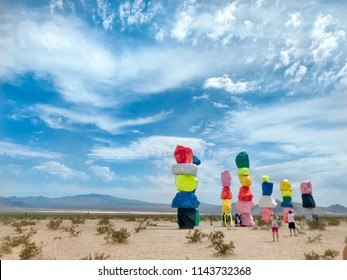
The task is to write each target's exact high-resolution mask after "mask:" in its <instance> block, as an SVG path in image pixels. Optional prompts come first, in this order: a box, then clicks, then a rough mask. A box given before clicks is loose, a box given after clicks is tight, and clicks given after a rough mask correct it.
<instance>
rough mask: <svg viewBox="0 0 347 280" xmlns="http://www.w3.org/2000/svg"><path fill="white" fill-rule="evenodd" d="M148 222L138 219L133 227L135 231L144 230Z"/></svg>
mask: <svg viewBox="0 0 347 280" xmlns="http://www.w3.org/2000/svg"><path fill="white" fill-rule="evenodd" d="M148 224H149V222H147V223H145V222H144V221H140V222H139V223H138V224H137V225H136V227H135V232H139V231H141V230H145V229H146V228H147V225H148Z"/></svg>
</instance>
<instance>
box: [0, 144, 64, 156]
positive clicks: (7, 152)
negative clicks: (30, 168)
mask: <svg viewBox="0 0 347 280" xmlns="http://www.w3.org/2000/svg"><path fill="white" fill-rule="evenodd" d="M0 155H4V156H10V157H14V158H47V159H56V158H60V157H62V155H61V154H59V153H54V152H50V151H46V150H42V149H38V148H33V147H30V146H25V145H21V144H16V143H13V142H8V141H0Z"/></svg>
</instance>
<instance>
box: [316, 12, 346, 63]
mask: <svg viewBox="0 0 347 280" xmlns="http://www.w3.org/2000/svg"><path fill="white" fill-rule="evenodd" d="M345 36H346V32H345V31H344V30H342V29H337V27H336V26H334V23H333V17H332V16H331V15H326V16H322V15H320V16H318V17H317V19H316V20H315V22H314V24H313V30H312V34H311V38H312V44H311V48H310V49H311V55H312V59H313V61H314V62H315V63H318V64H319V63H324V62H325V61H326V60H327V59H328V58H329V57H331V56H332V54H333V52H334V50H336V49H337V48H338V46H339V41H340V40H341V39H345Z"/></svg>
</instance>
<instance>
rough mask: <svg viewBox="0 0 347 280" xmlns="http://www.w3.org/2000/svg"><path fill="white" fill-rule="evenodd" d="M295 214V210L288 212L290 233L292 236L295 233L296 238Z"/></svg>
mask: <svg viewBox="0 0 347 280" xmlns="http://www.w3.org/2000/svg"><path fill="white" fill-rule="evenodd" d="M294 217H295V213H294V211H293V210H289V212H288V227H289V231H290V236H293V235H292V231H293V232H294V236H296V231H295V219H294Z"/></svg>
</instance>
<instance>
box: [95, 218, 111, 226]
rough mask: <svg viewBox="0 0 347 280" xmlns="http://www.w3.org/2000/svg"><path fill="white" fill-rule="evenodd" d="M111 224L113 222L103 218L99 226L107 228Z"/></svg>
mask: <svg viewBox="0 0 347 280" xmlns="http://www.w3.org/2000/svg"><path fill="white" fill-rule="evenodd" d="M109 224H111V222H110V220H109V219H108V218H102V219H100V220H99V221H98V223H97V225H98V226H107V225H109Z"/></svg>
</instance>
